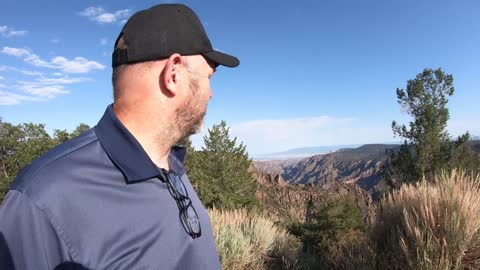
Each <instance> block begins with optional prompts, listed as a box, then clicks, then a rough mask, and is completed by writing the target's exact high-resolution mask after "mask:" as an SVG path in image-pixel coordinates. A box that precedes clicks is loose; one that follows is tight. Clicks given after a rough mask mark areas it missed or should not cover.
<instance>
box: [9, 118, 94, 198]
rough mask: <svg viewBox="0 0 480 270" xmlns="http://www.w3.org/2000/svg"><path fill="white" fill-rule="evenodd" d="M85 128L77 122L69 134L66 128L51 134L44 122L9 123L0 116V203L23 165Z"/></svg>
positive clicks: (86, 128) (85, 127) (85, 128)
mask: <svg viewBox="0 0 480 270" xmlns="http://www.w3.org/2000/svg"><path fill="white" fill-rule="evenodd" d="M88 129H89V127H88V125H85V124H80V125H79V126H78V127H77V128H76V129H75V131H74V132H72V133H71V134H69V133H68V132H67V131H66V130H55V131H54V135H53V137H51V136H50V135H49V134H48V133H47V131H46V130H45V125H44V124H32V123H24V124H19V125H13V124H11V123H7V122H4V121H2V120H1V119H0V170H1V173H0V202H1V201H2V200H3V197H4V195H5V193H6V192H7V189H8V186H9V185H10V183H11V182H12V180H13V179H14V178H15V176H16V175H17V174H18V172H19V171H20V170H21V169H22V168H23V167H25V166H27V165H28V164H29V163H30V162H32V161H33V160H34V159H36V158H37V157H39V156H40V155H42V154H43V153H45V152H46V151H48V150H49V149H50V148H52V147H54V146H56V145H57V144H60V143H62V142H65V141H68V140H69V139H71V138H72V137H74V136H76V135H77V134H78V133H79V132H81V131H85V130H88Z"/></svg>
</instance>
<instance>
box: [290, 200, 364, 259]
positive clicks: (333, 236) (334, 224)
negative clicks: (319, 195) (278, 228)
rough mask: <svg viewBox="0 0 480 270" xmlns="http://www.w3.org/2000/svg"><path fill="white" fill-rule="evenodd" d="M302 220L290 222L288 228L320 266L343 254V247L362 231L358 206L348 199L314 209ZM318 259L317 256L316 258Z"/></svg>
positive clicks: (334, 201) (359, 235)
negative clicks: (300, 221) (302, 221)
mask: <svg viewBox="0 0 480 270" xmlns="http://www.w3.org/2000/svg"><path fill="white" fill-rule="evenodd" d="M311 207H313V209H311V210H310V211H311V213H310V215H311V216H310V217H308V218H307V221H306V222H305V223H291V224H289V225H288V226H287V227H288V230H289V231H290V233H291V234H293V235H295V236H297V237H299V238H300V239H301V240H302V242H303V247H304V248H303V250H304V252H305V253H306V254H310V256H311V257H313V256H314V255H316V256H317V258H319V259H317V262H315V263H314V264H315V265H317V267H319V268H321V269H332V268H334V267H336V265H337V264H338V263H339V262H340V261H342V258H343V257H344V256H345V254H344V252H345V250H346V249H345V247H346V246H347V245H349V244H351V242H353V241H355V240H356V239H359V237H361V236H362V235H364V233H363V230H364V228H363V223H362V216H361V212H360V209H358V206H357V205H356V204H355V202H354V201H353V200H352V199H350V198H340V199H336V200H333V201H330V202H328V203H327V204H326V205H325V206H323V207H321V208H318V209H315V206H311ZM320 258H321V259H320Z"/></svg>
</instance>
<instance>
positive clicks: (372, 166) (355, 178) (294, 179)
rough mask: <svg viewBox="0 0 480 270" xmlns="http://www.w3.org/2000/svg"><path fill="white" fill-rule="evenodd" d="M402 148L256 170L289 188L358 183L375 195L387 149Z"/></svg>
mask: <svg viewBox="0 0 480 270" xmlns="http://www.w3.org/2000/svg"><path fill="white" fill-rule="evenodd" d="M470 145H471V146H472V149H474V150H475V151H476V152H477V153H478V154H479V155H480V140H474V141H470ZM399 148H400V145H398V144H366V145H362V146H360V147H357V148H342V149H338V150H337V151H335V152H332V153H328V154H321V155H314V156H311V157H307V158H303V159H299V160H272V161H254V166H255V168H257V170H258V171H261V172H265V173H270V174H279V175H281V176H282V179H283V180H284V181H285V183H289V184H302V185H305V184H313V185H315V186H325V185H327V184H330V183H333V182H341V183H354V184H357V185H358V186H360V187H362V188H363V189H364V190H367V191H369V192H371V193H375V192H376V191H377V190H378V189H379V184H380V186H381V185H383V184H384V183H380V172H381V168H382V166H383V164H384V162H385V160H386V159H387V157H388V155H387V153H386V151H387V149H394V150H395V149H399ZM380 189H382V188H381V187H380Z"/></svg>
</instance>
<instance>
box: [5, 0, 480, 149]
mask: <svg viewBox="0 0 480 270" xmlns="http://www.w3.org/2000/svg"><path fill="white" fill-rule="evenodd" d="M180 2H182V3H186V4H187V5H189V6H190V7H192V8H193V9H194V10H195V11H196V13H197V14H198V16H199V17H200V19H201V21H202V22H203V24H204V27H205V28H206V30H207V33H208V35H209V37H210V40H211V41H212V44H213V46H214V47H215V48H216V49H219V50H222V51H225V52H228V53H231V54H233V55H235V56H237V57H238V58H240V61H241V64H240V66H239V67H238V68H235V69H228V68H219V70H218V71H217V72H216V74H215V76H214V77H213V79H212V88H213V91H214V97H213V99H212V100H211V101H210V104H209V109H208V113H207V117H206V127H207V128H209V127H211V126H212V125H213V124H215V123H219V122H220V121H221V120H226V121H227V124H228V125H229V126H230V127H231V130H230V131H231V134H232V135H233V136H237V137H238V139H239V140H241V141H243V142H244V143H245V144H246V145H247V149H248V151H249V152H250V154H253V155H255V154H260V153H269V152H280V151H284V150H287V149H290V148H296V147H306V146H324V145H340V144H363V143H375V142H392V141H395V140H397V139H395V138H393V137H392V131H391V128H390V125H391V122H392V120H398V121H400V122H402V123H406V121H408V117H407V115H405V113H402V111H401V109H400V107H399V105H398V104H397V102H396V94H395V89H396V88H397V87H401V88H404V87H405V86H406V82H407V80H408V79H412V78H414V77H415V75H416V74H417V73H419V72H421V71H422V70H423V68H438V67H442V68H443V69H444V70H445V71H446V72H447V73H451V74H453V75H454V78H455V83H454V85H455V88H456V92H455V94H454V96H453V97H451V99H450V103H449V109H450V116H451V120H450V122H449V126H448V129H449V131H450V133H451V134H452V135H459V134H461V133H462V132H464V131H466V130H469V131H470V132H471V133H472V134H476V135H480V124H479V122H478V118H479V116H480V109H479V106H478V103H479V100H480V89H479V88H480V50H479V49H478V48H480V16H478V14H479V11H480V2H479V1H474V0H472V1H358V0H352V1H344V0H340V1H313V0H312V1H295V2H292V1H278V0H277V1H251V0H247V1H213V0H209V1H200V0H196V1H180ZM158 3H160V2H159V1H112V0H110V1H88V0H82V1H60V0H52V1H33V0H31V1H25V0H2V4H1V5H2V8H1V9H0V116H1V117H2V118H3V119H4V121H8V122H12V123H24V122H34V123H45V124H46V126H47V129H48V130H49V131H51V130H53V129H67V130H72V129H74V128H75V127H76V126H77V125H78V124H79V123H81V122H83V123H87V124H89V125H91V126H94V125H95V124H96V123H97V121H98V119H99V118H100V117H101V116H102V114H103V112H104V110H105V107H106V106H107V105H108V104H110V103H111V102H112V90H111V82H110V76H111V68H110V64H111V56H110V55H111V51H112V46H113V42H114V41H115V39H116V37H117V35H118V33H119V31H120V30H121V27H122V25H123V23H124V20H125V19H127V18H128V17H129V16H130V15H131V14H133V13H134V12H136V11H138V10H141V9H144V8H147V7H150V6H152V5H155V4H158ZM193 142H194V145H195V146H196V147H200V146H201V144H202V135H196V136H194V137H193Z"/></svg>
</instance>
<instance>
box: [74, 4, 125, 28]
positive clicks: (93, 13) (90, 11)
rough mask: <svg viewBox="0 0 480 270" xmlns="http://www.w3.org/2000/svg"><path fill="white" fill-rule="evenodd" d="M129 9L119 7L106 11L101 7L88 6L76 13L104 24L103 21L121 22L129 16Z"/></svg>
mask: <svg viewBox="0 0 480 270" xmlns="http://www.w3.org/2000/svg"><path fill="white" fill-rule="evenodd" d="M130 14H131V10H130V9H121V10H117V11H115V12H113V13H112V12H107V11H106V10H104V9H103V8H101V7H88V8H86V9H85V10H84V11H82V12H79V13H78V15H80V16H84V17H87V18H88V19H90V20H91V21H94V22H97V23H100V24H105V23H115V22H118V21H119V22H123V21H124V20H125V19H126V18H128V16H130Z"/></svg>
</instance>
